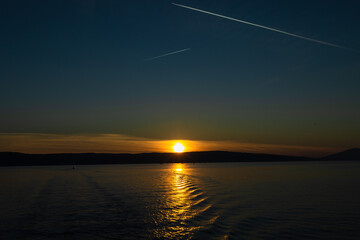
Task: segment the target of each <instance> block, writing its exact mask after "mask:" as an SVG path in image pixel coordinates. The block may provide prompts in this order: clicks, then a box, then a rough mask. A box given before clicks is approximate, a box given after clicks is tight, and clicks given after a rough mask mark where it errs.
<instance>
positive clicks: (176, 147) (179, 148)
mask: <svg viewBox="0 0 360 240" xmlns="http://www.w3.org/2000/svg"><path fill="white" fill-rule="evenodd" d="M173 149H174V152H176V153H182V152H184V150H185V146H184V145H183V144H182V143H181V142H177V143H176V144H175V145H174V146H173Z"/></svg>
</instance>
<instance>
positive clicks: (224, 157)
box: [0, 148, 360, 166]
mask: <svg viewBox="0 0 360 240" xmlns="http://www.w3.org/2000/svg"><path fill="white" fill-rule="evenodd" d="M322 160H324V161H329V160H360V149H359V148H354V149H349V150H346V151H344V152H341V153H337V154H333V155H330V156H327V157H323V158H310V157H296V156H285V155H275V154H265V153H245V152H227V151H206V152H185V153H181V154H177V153H138V154H130V153H58V154H25V153H18V152H0V166H29V165H72V164H76V165H85V164H140V163H175V162H177V163H185V162H190V163H209V162H285V161H322Z"/></svg>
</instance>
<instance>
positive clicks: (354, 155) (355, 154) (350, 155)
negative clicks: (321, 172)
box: [322, 148, 360, 160]
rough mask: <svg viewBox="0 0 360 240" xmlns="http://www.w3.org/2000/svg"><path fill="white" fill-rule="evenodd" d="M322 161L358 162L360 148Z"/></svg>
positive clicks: (330, 156) (324, 158)
mask: <svg viewBox="0 0 360 240" xmlns="http://www.w3.org/2000/svg"><path fill="white" fill-rule="evenodd" d="M322 159H323V160H360V148H352V149H348V150H346V151H343V152H339V153H335V154H332V155H329V156H326V157H323V158H322Z"/></svg>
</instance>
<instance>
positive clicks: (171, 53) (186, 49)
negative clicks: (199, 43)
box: [145, 48, 191, 61]
mask: <svg viewBox="0 0 360 240" xmlns="http://www.w3.org/2000/svg"><path fill="white" fill-rule="evenodd" d="M190 49H191V48H185V49H182V50H179V51H175V52H170V53H166V54H163V55H160V56H156V57H152V58H148V59H145V60H146V61H151V60H154V59H158V58H162V57H166V56H169V55H173V54H177V53H181V52H185V51H189V50H190Z"/></svg>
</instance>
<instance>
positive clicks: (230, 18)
mask: <svg viewBox="0 0 360 240" xmlns="http://www.w3.org/2000/svg"><path fill="white" fill-rule="evenodd" d="M172 4H173V5H176V6H178V7H182V8H187V9H190V10H194V11H198V12H201V13H206V14H210V15H213V16H216V17H221V18H225V19H228V20H232V21H236V22H240V23H244V24H248V25H251V26H254V27H259V28H263V29H267V30H270V31H274V32H278V33H282V34H286V35H289V36H292V37H296V38H300V39H304V40H307V41H311V42H316V43H319V44H323V45H327V46H331V47H336V48H341V49H345V50H349V51H353V52H356V51H355V50H353V49H350V48H346V47H343V46H340V45H336V44H333V43H329V42H324V41H320V40H316V39H313V38H308V37H304V36H300V35H297V34H293V33H289V32H285V31H282V30H279V29H276V28H271V27H267V26H263V25H259V24H256V23H251V22H247V21H243V20H240V19H236V18H232V17H227V16H224V15H220V14H216V13H212V12H208V11H204V10H201V9H197V8H193V7H189V6H185V5H181V4H177V3H172Z"/></svg>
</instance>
